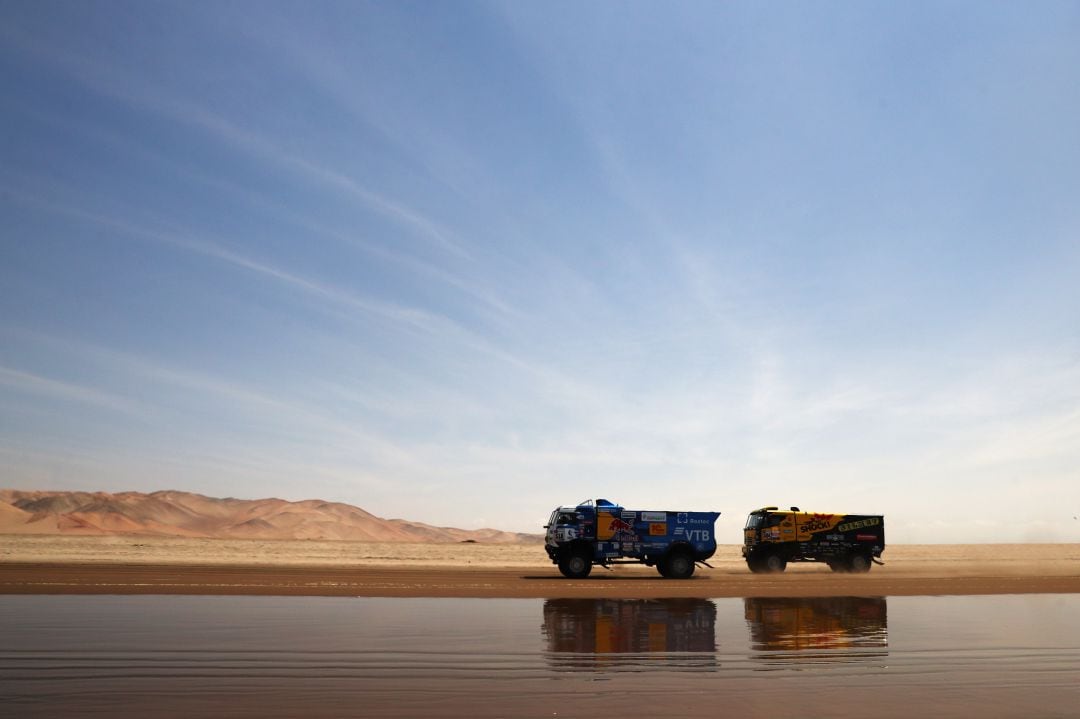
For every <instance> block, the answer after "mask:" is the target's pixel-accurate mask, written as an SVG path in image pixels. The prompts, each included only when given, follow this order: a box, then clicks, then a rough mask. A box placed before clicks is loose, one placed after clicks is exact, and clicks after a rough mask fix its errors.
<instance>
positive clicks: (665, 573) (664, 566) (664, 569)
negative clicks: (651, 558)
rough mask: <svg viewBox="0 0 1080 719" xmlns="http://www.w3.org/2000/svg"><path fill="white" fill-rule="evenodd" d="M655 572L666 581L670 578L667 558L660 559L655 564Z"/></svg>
mask: <svg viewBox="0 0 1080 719" xmlns="http://www.w3.org/2000/svg"><path fill="white" fill-rule="evenodd" d="M656 571H658V572H660V576H661V577H663V578H664V579H667V578H668V577H670V576H671V572H670V570H669V569H668V558H667V557H660V561H659V562H657V563H656Z"/></svg>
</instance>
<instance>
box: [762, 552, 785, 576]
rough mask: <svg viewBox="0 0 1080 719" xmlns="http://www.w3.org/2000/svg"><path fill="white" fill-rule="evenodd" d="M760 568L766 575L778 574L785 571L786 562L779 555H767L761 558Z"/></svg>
mask: <svg viewBox="0 0 1080 719" xmlns="http://www.w3.org/2000/svg"><path fill="white" fill-rule="evenodd" d="M761 566H762V571H764V572H766V573H768V574H779V573H780V572H782V571H784V570H785V569H787V560H786V559H784V558H783V557H782V556H780V555H779V554H767V555H765V556H764V557H762V558H761Z"/></svg>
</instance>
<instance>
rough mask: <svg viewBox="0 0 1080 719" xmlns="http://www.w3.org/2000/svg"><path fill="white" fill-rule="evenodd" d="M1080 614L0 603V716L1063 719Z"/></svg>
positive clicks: (326, 601)
mask: <svg viewBox="0 0 1080 719" xmlns="http://www.w3.org/2000/svg"><path fill="white" fill-rule="evenodd" d="M1078 687H1080V595H1008V596H988V597H894V598H888V599H886V598H882V597H834V598H809V599H776V598H772V599H753V598H750V599H715V600H711V599H672V600H592V599H548V600H527V599H371V598H363V599H355V598H354V599H348V598H323V597H184V596H80V597H73V596H3V597H0V715H3V716H12V717H59V716H65V717H67V716H112V717H116V716H119V717H126V716H199V715H202V716H237V717H240V716H260V717H267V716H275V717H276V716H283V717H284V716H328V717H329V716H334V717H337V716H358V717H378V716H402V717H423V716H485V717H488V716H492V717H494V716H506V717H518V716H536V717H541V716H542V717H554V716H558V717H574V716H583V717H584V716H590V717H591V716H596V715H611V714H616V713H618V714H624V715H629V714H646V715H649V716H667V715H673V714H681V715H708V716H718V715H724V714H728V713H737V714H738V715H740V716H751V717H752V716H770V717H771V716H775V715H777V713H778V711H779V710H781V709H782V708H783V707H787V709H788V710H789V711H784V712H780V713H790V714H792V715H793V716H800V717H801V716H809V715H814V716H830V717H835V716H866V715H867V714H869V713H872V714H874V715H877V716H910V715H912V714H927V715H931V716H973V715H978V716H982V717H992V716H1021V715H1023V716H1037V717H1042V716H1080V689H1078Z"/></svg>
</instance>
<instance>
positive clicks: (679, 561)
mask: <svg viewBox="0 0 1080 719" xmlns="http://www.w3.org/2000/svg"><path fill="white" fill-rule="evenodd" d="M664 560H665V561H664V563H665V564H667V573H666V574H664V576H665V577H668V578H669V579H689V578H690V577H692V576H694V557H693V555H691V554H690V552H688V551H686V550H685V549H676V550H674V551H672V552H670V553H669V554H668V555H667V556H666V557H664Z"/></svg>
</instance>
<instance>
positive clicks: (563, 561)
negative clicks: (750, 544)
mask: <svg viewBox="0 0 1080 719" xmlns="http://www.w3.org/2000/svg"><path fill="white" fill-rule="evenodd" d="M719 516H720V513H719V512H667V511H640V510H629V509H623V508H622V507H620V506H619V505H617V504H614V503H612V502H609V501H607V500H606V499H598V500H596V502H592V501H591V500H590V501H588V502H583V503H582V504H579V505H578V506H576V507H559V508H558V509H556V510H555V511H554V512H552V513H551V519H550V520H549V521H548V523H547V524H546V525H544V526H545V529H547V537H546V540H545V549H547V553H548V556H549V557H550V558H551V561H552V562H553V563H555V564H557V565H559V571H560V572H562V573H563V576H566V577H570V578H571V579H581V578H583V577H587V576H589V572H590V571H592V565H593V564H599V565H600V566H602V567H607V566H609V565H612V564H629V563H641V564H645V565H647V566H650V567H653V566H655V567H656V568H657V570H658V571H659V572H660V574H661V575H662V576H664V577H670V578H672V579H686V578H687V577H689V576H691V575H692V574H693V573H694V565H695V563H697V562H702V563H704V562H705V560H706V559H708V558H709V557H711V556H712V555H713V553H714V552H716V533H715V532H714V531H713V523H714V522H715V521H716V518H717V517H719ZM706 566H708V565H706Z"/></svg>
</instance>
